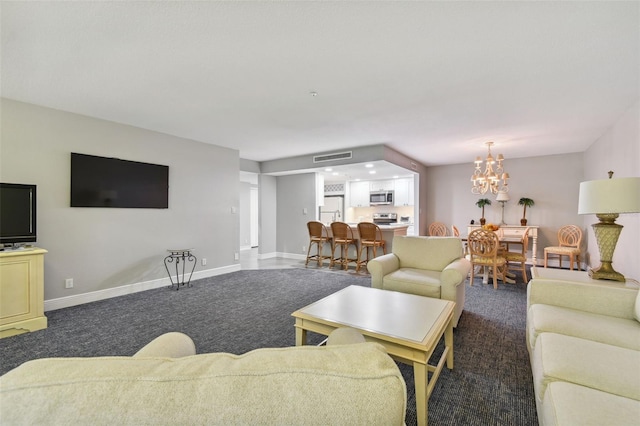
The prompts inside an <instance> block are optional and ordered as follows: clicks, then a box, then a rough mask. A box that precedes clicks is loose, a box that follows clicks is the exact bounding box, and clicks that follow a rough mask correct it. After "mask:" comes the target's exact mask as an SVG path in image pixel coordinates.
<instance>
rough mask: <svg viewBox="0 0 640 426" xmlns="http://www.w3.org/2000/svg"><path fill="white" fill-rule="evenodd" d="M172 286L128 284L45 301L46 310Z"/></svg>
mask: <svg viewBox="0 0 640 426" xmlns="http://www.w3.org/2000/svg"><path fill="white" fill-rule="evenodd" d="M239 270H240V264H234V265H228V266H223V267H220V268H215V269H208V270H206V271H196V272H194V273H193V276H192V277H191V280H192V281H193V280H198V279H201V278H208V277H213V276H216V275H222V274H228V273H230V272H235V271H239ZM170 285H171V281H170V280H169V277H167V278H160V279H157V280H151V281H144V282H140V283H133V284H127V285H123V286H120V287H114V288H108V289H104V290H98V291H92V292H89V293H82V294H76V295H73V296H66V297H59V298H57V299H50V300H45V301H44V310H45V311H53V310H56V309H62V308H68V307H70V306H76V305H82V304H84V303H90V302H97V301H98V300H104V299H110V298H112V297H118V296H124V295H127V294H133V293H138V292H140V291H145V290H152V289H154V288H160V287H168V286H170Z"/></svg>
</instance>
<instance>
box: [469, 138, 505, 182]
mask: <svg viewBox="0 0 640 426" xmlns="http://www.w3.org/2000/svg"><path fill="white" fill-rule="evenodd" d="M485 145H487V147H488V149H489V154H488V155H487V159H486V160H485V161H486V166H485V169H484V172H483V171H482V158H480V157H476V161H474V163H475V165H476V169H475V170H474V172H473V176H471V182H473V187H471V193H473V194H485V193H487V192H488V191H491V193H492V194H497V193H498V192H500V191H502V192H508V191H509V186H508V183H507V179H509V173H505V172H504V169H503V168H502V162H503V161H504V157H503V156H502V154H498V156H497V157H496V158H495V159H494V158H493V155H491V147H492V146H493V142H485ZM494 166H495V169H494Z"/></svg>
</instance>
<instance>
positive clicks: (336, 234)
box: [329, 222, 358, 271]
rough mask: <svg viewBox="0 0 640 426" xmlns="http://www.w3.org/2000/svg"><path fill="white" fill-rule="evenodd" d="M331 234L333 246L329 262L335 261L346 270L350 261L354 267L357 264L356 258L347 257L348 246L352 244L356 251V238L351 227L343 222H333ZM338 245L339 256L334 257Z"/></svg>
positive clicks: (332, 263)
mask: <svg viewBox="0 0 640 426" xmlns="http://www.w3.org/2000/svg"><path fill="white" fill-rule="evenodd" d="M331 234H333V248H332V250H331V264H330V265H329V266H330V267H331V266H333V265H334V264H335V263H338V264H340V265H342V267H343V268H344V270H345V271H346V270H347V269H348V268H349V263H350V262H355V264H356V267H357V265H358V258H355V259H354V258H350V257H349V246H351V245H352V246H354V247H355V249H356V253H358V240H357V239H356V238H355V237H354V235H353V229H351V227H350V226H349V225H347V224H346V223H344V222H333V223H332V224H331ZM338 246H339V247H340V257H336V248H337V247H338Z"/></svg>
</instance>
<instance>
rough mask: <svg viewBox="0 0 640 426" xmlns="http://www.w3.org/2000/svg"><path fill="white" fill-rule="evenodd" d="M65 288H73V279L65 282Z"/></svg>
mask: <svg viewBox="0 0 640 426" xmlns="http://www.w3.org/2000/svg"><path fill="white" fill-rule="evenodd" d="M64 288H73V278H67V279H66V280H64Z"/></svg>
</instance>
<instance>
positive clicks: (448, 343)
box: [444, 319, 453, 370]
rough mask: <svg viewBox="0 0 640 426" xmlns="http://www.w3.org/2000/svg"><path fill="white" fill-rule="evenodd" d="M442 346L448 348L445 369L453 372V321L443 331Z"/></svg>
mask: <svg viewBox="0 0 640 426" xmlns="http://www.w3.org/2000/svg"><path fill="white" fill-rule="evenodd" d="M444 346H445V347H446V348H449V353H448V354H447V368H448V369H449V370H453V319H452V320H451V321H449V324H448V325H447V328H446V330H445V331H444Z"/></svg>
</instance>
